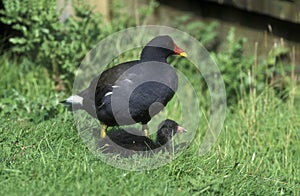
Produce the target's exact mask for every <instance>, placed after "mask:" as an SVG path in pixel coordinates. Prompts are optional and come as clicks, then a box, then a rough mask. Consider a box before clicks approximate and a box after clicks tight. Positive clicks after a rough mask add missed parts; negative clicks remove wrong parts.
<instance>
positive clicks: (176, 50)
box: [174, 43, 187, 57]
mask: <svg viewBox="0 0 300 196" xmlns="http://www.w3.org/2000/svg"><path fill="white" fill-rule="evenodd" d="M174 52H175V54H178V55H180V56H183V57H187V54H186V53H185V52H184V51H183V50H182V49H181V48H179V46H178V45H177V44H175V43H174Z"/></svg>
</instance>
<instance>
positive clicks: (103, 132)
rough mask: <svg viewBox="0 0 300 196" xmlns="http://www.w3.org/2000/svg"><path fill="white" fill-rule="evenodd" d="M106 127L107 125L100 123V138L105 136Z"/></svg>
mask: <svg viewBox="0 0 300 196" xmlns="http://www.w3.org/2000/svg"><path fill="white" fill-rule="evenodd" d="M106 129H107V125H105V124H102V123H101V132H100V137H101V138H102V139H103V138H105V137H106Z"/></svg>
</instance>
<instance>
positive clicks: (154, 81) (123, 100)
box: [62, 35, 187, 138]
mask: <svg viewBox="0 0 300 196" xmlns="http://www.w3.org/2000/svg"><path fill="white" fill-rule="evenodd" d="M170 55H180V56H184V57H186V56H187V55H186V53H185V52H184V51H183V50H182V49H181V48H179V47H178V46H177V45H176V44H175V42H174V41H173V39H172V38H171V37H170V36H167V35H161V36H157V37H155V38H153V39H152V40H151V41H150V42H149V43H148V44H147V45H146V46H145V47H144V48H143V50H142V53H141V56H140V60H135V61H129V62H125V63H121V64H118V65H116V66H114V67H112V68H110V69H107V70H105V71H104V72H102V74H101V75H99V76H98V77H96V78H94V79H93V80H92V82H91V83H90V86H89V87H88V88H87V89H85V90H83V91H82V92H80V93H78V95H73V96H71V97H69V98H68V99H66V100H65V101H63V102H62V103H64V104H66V105H68V106H72V108H73V111H75V110H78V109H84V110H85V111H87V112H88V113H89V114H90V115H92V116H93V117H95V118H97V119H98V120H99V121H100V123H101V134H100V135H101V138H104V137H105V136H106V129H107V126H121V125H131V124H135V123H142V129H143V131H144V133H145V135H146V136H148V126H147V123H148V122H149V121H150V120H151V118H152V117H153V116H154V115H155V114H157V113H159V112H160V111H161V110H162V109H163V107H164V106H166V105H167V103H168V102H169V101H170V100H171V99H172V97H173V96H174V94H175V91H176V90H177V86H178V77H177V74H176V71H175V70H174V69H173V68H172V67H171V66H170V65H169V64H168V63H167V58H168V57H169V56H170ZM69 108H71V107H69Z"/></svg>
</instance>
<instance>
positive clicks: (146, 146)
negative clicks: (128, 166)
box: [98, 119, 186, 155]
mask: <svg viewBox="0 0 300 196" xmlns="http://www.w3.org/2000/svg"><path fill="white" fill-rule="evenodd" d="M127 131H128V132H127ZM127 131H125V130H124V129H121V128H118V129H115V130H112V131H109V132H108V133H107V136H108V137H107V138H105V139H104V140H100V141H99V143H98V148H100V149H101V151H102V152H104V153H113V152H115V153H120V154H124V155H125V154H128V153H130V154H132V153H134V151H150V150H155V149H157V150H158V149H159V148H160V147H164V148H165V149H166V150H167V151H168V152H170V151H171V149H172V137H173V136H174V135H175V134H177V133H182V132H186V130H185V129H184V128H183V127H181V126H179V125H178V124H177V122H175V121H173V120H170V119H166V120H164V121H162V122H161V123H160V124H159V126H158V131H157V135H156V141H153V140H151V139H150V138H148V137H146V136H140V135H138V134H139V131H138V130H136V129H134V128H130V129H129V130H127ZM129 132H130V133H129ZM129 150H130V151H129Z"/></svg>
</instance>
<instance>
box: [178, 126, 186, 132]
mask: <svg viewBox="0 0 300 196" xmlns="http://www.w3.org/2000/svg"><path fill="white" fill-rule="evenodd" d="M177 132H178V133H185V132H187V130H186V129H185V128H183V127H181V126H179V125H178V126H177Z"/></svg>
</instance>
